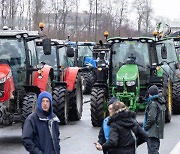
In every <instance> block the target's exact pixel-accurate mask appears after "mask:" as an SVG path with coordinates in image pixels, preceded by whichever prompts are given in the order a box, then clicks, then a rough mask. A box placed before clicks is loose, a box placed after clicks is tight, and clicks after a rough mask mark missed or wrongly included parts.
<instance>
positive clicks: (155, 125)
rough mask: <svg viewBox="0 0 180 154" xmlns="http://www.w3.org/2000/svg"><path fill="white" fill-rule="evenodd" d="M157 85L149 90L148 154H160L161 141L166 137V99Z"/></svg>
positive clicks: (146, 129) (146, 126)
mask: <svg viewBox="0 0 180 154" xmlns="http://www.w3.org/2000/svg"><path fill="white" fill-rule="evenodd" d="M158 91H159V89H158V87H157V86H156V85H153V86H151V87H150V88H149V89H148V94H149V97H148V98H147V102H148V103H147V107H146V110H145V116H144V124H143V126H144V130H145V131H146V132H147V134H148V141H147V146H148V154H159V147H160V139H163V135H164V123H165V111H166V105H165V99H164V98H163V97H162V96H161V95H160V94H159V92H158Z"/></svg>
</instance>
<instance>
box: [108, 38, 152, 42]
mask: <svg viewBox="0 0 180 154" xmlns="http://www.w3.org/2000/svg"><path fill="white" fill-rule="evenodd" d="M107 41H108V42H109V43H111V42H114V43H119V42H122V41H140V42H148V43H151V42H155V38H154V37H124V38H123V37H113V38H108V39H107Z"/></svg>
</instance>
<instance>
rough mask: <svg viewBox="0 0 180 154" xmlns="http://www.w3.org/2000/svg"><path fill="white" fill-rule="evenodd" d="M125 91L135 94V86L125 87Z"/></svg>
mask: <svg viewBox="0 0 180 154" xmlns="http://www.w3.org/2000/svg"><path fill="white" fill-rule="evenodd" d="M127 91H128V92H136V86H135V85H134V86H127Z"/></svg>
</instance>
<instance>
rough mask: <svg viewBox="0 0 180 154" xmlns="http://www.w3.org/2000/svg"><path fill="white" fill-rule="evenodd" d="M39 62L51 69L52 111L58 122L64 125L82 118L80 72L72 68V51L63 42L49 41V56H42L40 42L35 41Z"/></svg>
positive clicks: (42, 50) (76, 68) (38, 40)
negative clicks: (52, 74)
mask: <svg viewBox="0 0 180 154" xmlns="http://www.w3.org/2000/svg"><path fill="white" fill-rule="evenodd" d="M36 48H37V50H38V60H39V62H42V63H46V64H48V65H50V66H52V67H53V70H54V80H53V93H52V96H53V109H54V113H55V114H56V115H57V117H58V118H59V120H60V124H66V123H67V122H68V120H79V119H80V118H81V116H82V105H83V98H82V88H81V86H82V85H81V83H82V81H81V70H80V69H79V68H78V67H72V66H73V61H72V57H74V49H73V48H72V47H71V46H70V45H67V44H66V43H65V41H62V40H57V39H51V54H48V55H47V54H46V55H45V54H44V49H43V46H42V40H40V39H37V40H36Z"/></svg>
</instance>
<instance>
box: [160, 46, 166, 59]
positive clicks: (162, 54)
mask: <svg viewBox="0 0 180 154" xmlns="http://www.w3.org/2000/svg"><path fill="white" fill-rule="evenodd" d="M161 57H162V59H167V49H166V46H165V45H163V46H162V47H161Z"/></svg>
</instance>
